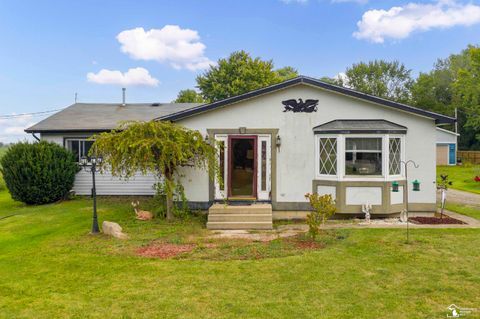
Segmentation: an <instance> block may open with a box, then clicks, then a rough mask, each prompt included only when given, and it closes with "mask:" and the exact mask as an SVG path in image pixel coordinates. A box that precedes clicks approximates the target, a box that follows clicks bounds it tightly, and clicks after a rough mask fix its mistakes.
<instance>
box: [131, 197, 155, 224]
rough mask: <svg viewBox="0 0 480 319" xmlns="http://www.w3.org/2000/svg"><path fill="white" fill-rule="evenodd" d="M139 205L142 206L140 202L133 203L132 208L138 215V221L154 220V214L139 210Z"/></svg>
mask: <svg viewBox="0 0 480 319" xmlns="http://www.w3.org/2000/svg"><path fill="white" fill-rule="evenodd" d="M139 205H140V202H139V201H136V202H132V207H133V210H134V211H135V214H136V215H137V219H139V220H151V219H152V218H153V214H152V212H149V211H146V210H140V209H138V207H139Z"/></svg>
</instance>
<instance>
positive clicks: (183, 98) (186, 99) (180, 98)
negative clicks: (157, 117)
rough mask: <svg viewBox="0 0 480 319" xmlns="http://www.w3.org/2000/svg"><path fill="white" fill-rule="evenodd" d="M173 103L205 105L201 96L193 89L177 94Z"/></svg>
mask: <svg viewBox="0 0 480 319" xmlns="http://www.w3.org/2000/svg"><path fill="white" fill-rule="evenodd" d="M173 102H174V103H205V100H204V99H203V97H202V95H201V94H200V93H198V92H197V91H195V90H193V89H186V90H181V91H180V92H178V95H177V98H176V99H175V100H174V101H173Z"/></svg>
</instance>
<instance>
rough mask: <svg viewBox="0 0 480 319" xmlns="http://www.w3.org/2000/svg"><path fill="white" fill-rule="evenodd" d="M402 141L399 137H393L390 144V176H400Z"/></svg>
mask: <svg viewBox="0 0 480 319" xmlns="http://www.w3.org/2000/svg"><path fill="white" fill-rule="evenodd" d="M401 141H402V140H401V139H400V138H399V137H393V138H392V137H391V138H390V139H389V143H388V149H389V151H388V152H389V173H390V175H400V174H401V169H400V161H401V147H402V146H401V145H402V143H401Z"/></svg>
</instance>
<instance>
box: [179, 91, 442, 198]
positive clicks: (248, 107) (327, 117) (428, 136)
mask: <svg viewBox="0 0 480 319" xmlns="http://www.w3.org/2000/svg"><path fill="white" fill-rule="evenodd" d="M292 98H302V99H303V100H306V99H318V100H319V104H318V112H316V113H292V112H285V113H284V112H283V105H282V103H281V101H283V100H287V99H292ZM336 119H385V120H388V121H392V122H394V123H397V124H400V125H403V126H406V127H408V133H407V135H406V140H405V144H406V152H405V154H406V159H412V160H414V161H415V162H417V163H418V164H419V165H420V167H419V168H418V169H415V168H411V167H410V168H409V187H408V188H409V200H410V202H412V203H435V189H436V188H435V174H436V172H435V167H436V165H435V160H436V159H435V157H436V152H435V140H436V130H435V123H434V120H432V119H428V118H424V117H420V116H416V115H412V114H410V113H405V112H402V111H398V110H395V109H391V108H387V107H384V106H379V105H374V104H372V103H369V102H365V101H361V100H357V99H354V98H351V97H346V96H342V95H340V94H336V93H332V92H328V91H324V90H321V89H318V88H313V87H310V86H307V85H297V86H295V87H291V88H287V89H285V90H281V91H278V92H275V93H272V94H268V95H264V96H260V97H257V98H254V99H250V100H247V101H243V102H240V103H237V104H235V105H230V106H226V107H224V108H223V109H217V110H216V111H212V112H206V113H203V114H200V115H196V116H193V117H190V118H187V119H184V120H181V121H180V123H181V124H182V125H185V126H186V127H189V128H192V129H196V130H199V131H200V132H202V133H203V134H206V130H207V129H215V128H217V129H224V128H239V127H247V128H278V129H279V135H280V136H281V139H282V146H281V148H280V150H279V151H277V172H276V174H277V201H278V202H305V201H306V199H305V197H304V194H305V193H307V192H311V191H312V190H311V188H312V180H313V179H315V163H314V161H315V153H314V134H313V132H312V128H313V127H315V126H317V125H319V124H322V123H325V122H328V121H332V120H336ZM272 173H273V172H272ZM202 175H203V177H202ZM196 176H197V177H196V178H195V179H192V182H191V183H190V185H189V187H188V189H186V192H187V197H190V196H195V198H199V199H200V198H201V200H203V201H207V200H208V177H207V176H206V173H202V172H199V173H197V174H196ZM415 179H418V180H419V181H420V182H421V183H422V187H421V191H419V192H411V182H412V181H413V180H415Z"/></svg>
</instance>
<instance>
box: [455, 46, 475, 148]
mask: <svg viewBox="0 0 480 319" xmlns="http://www.w3.org/2000/svg"><path fill="white" fill-rule="evenodd" d="M468 59H469V65H470V67H469V68H460V69H459V70H458V73H457V81H456V82H455V83H454V85H453V88H454V102H455V103H456V104H457V105H459V106H461V107H462V109H463V110H464V111H465V113H466V114H467V115H468V116H467V119H466V123H465V124H466V126H467V127H470V128H473V129H474V130H475V131H476V132H478V131H479V130H480V48H478V47H477V48H476V47H470V48H469V49H468ZM476 139H477V140H479V141H480V134H476Z"/></svg>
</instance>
